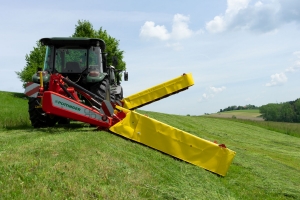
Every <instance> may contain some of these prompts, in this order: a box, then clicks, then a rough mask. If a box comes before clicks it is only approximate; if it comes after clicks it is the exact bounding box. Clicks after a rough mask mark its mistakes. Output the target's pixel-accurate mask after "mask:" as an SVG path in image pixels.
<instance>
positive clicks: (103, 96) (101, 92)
mask: <svg viewBox="0 0 300 200" xmlns="http://www.w3.org/2000/svg"><path fill="white" fill-rule="evenodd" d="M91 92H92V93H94V94H96V95H97V96H98V97H100V99H99V100H100V101H101V102H102V101H103V100H108V99H109V81H108V80H107V79H104V80H103V81H101V82H99V83H96V84H94V85H93V86H92V87H91ZM110 101H112V102H114V101H115V96H114V95H113V94H110ZM101 102H100V103H101ZM95 106H97V104H95Z"/></svg>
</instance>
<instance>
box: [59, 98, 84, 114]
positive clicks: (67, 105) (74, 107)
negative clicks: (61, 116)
mask: <svg viewBox="0 0 300 200" xmlns="http://www.w3.org/2000/svg"><path fill="white" fill-rule="evenodd" d="M55 104H58V105H61V106H63V107H66V108H71V109H73V110H77V111H80V110H81V108H79V107H77V106H73V105H70V104H68V103H66V102H62V101H60V100H55Z"/></svg>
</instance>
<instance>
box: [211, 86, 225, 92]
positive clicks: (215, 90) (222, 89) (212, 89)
mask: <svg viewBox="0 0 300 200" xmlns="http://www.w3.org/2000/svg"><path fill="white" fill-rule="evenodd" d="M209 89H210V91H212V92H213V93H219V92H222V91H224V90H225V89H226V87H224V86H222V87H219V88H216V87H213V86H212V87H209Z"/></svg>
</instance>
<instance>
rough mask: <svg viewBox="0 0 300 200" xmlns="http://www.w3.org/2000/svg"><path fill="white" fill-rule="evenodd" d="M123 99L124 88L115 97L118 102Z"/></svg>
mask: <svg viewBox="0 0 300 200" xmlns="http://www.w3.org/2000/svg"><path fill="white" fill-rule="evenodd" d="M123 98H124V97H123V88H121V92H120V93H119V94H116V95H115V99H116V101H121V100H122V99H123Z"/></svg>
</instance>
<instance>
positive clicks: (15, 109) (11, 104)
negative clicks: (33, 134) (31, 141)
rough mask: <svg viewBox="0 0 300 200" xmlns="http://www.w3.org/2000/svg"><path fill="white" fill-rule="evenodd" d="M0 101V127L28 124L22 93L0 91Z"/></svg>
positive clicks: (26, 125)
mask: <svg viewBox="0 0 300 200" xmlns="http://www.w3.org/2000/svg"><path fill="white" fill-rule="evenodd" d="M0 102H1V103H0V112H1V114H0V127H20V128H23V127H29V126H30V121H29V118H28V114H27V113H28V109H27V107H26V105H27V98H26V96H25V95H24V94H20V93H10V92H2V91H0Z"/></svg>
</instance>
